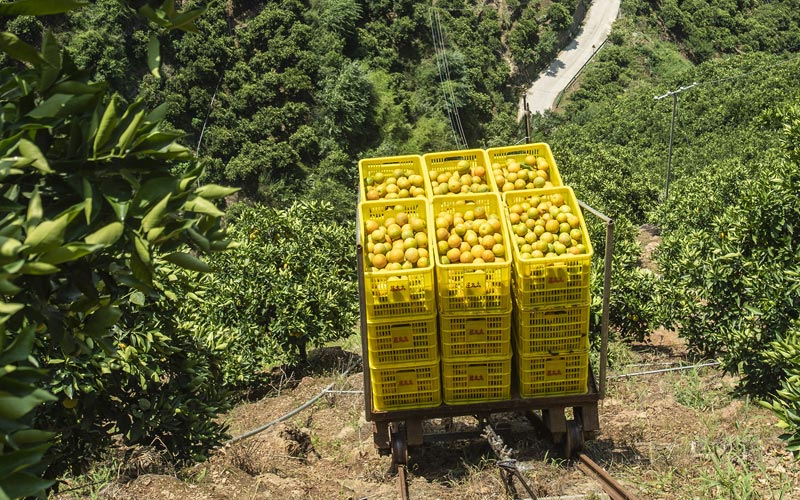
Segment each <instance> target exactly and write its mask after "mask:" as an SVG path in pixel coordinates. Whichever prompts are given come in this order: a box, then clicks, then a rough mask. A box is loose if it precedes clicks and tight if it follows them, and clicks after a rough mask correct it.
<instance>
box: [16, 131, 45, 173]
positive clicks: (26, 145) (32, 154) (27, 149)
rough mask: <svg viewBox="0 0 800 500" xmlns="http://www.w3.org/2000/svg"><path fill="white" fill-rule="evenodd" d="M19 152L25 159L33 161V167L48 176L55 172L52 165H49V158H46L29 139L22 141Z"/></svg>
mask: <svg viewBox="0 0 800 500" xmlns="http://www.w3.org/2000/svg"><path fill="white" fill-rule="evenodd" d="M19 152H20V154H21V155H22V156H24V157H25V158H31V159H33V161H32V162H31V165H33V166H34V167H35V168H37V169H38V170H40V171H41V172H44V173H46V174H52V173H53V170H52V169H51V168H50V165H48V164H47V158H45V157H44V155H43V154H42V150H40V149H39V147H38V146H37V145H36V144H34V143H32V142H31V141H29V140H28V139H20V141H19Z"/></svg>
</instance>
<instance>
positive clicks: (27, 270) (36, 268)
mask: <svg viewBox="0 0 800 500" xmlns="http://www.w3.org/2000/svg"><path fill="white" fill-rule="evenodd" d="M58 271H59V269H58V268H57V267H56V266H54V265H52V264H47V263H45V262H26V263H25V264H24V265H23V266H22V269H20V272H21V273H22V274H31V275H33V276H43V275H45V274H53V273H57V272H58Z"/></svg>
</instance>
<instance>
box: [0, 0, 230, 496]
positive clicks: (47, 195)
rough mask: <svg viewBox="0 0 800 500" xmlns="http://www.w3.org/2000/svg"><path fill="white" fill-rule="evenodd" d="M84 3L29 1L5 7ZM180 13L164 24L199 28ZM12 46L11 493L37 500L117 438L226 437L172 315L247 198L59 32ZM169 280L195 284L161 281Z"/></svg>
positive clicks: (7, 305) (203, 364)
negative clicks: (232, 207)
mask: <svg viewBox="0 0 800 500" xmlns="http://www.w3.org/2000/svg"><path fill="white" fill-rule="evenodd" d="M83 4H84V2H79V1H75V0H62V1H52V2H32V1H24V0H21V1H19V2H14V3H7V4H3V5H0V14H4V15H18V14H33V15H41V14H52V13H57V12H64V11H67V10H70V9H73V8H76V7H79V6H82V5H83ZM171 6H172V3H171V2H165V4H164V9H165V10H164V11H159V12H160V19H161V21H162V26H165V27H169V28H188V25H186V24H183V21H185V20H186V17H181V16H182V15H181V14H179V13H177V12H175V11H174V9H172V8H171ZM151 10H152V9H151ZM190 14H191V13H190ZM190 17H191V16H190ZM0 49H2V51H3V52H4V53H5V55H6V56H7V57H8V58H11V59H15V60H16V61H18V62H17V63H16V64H15V65H12V66H8V67H6V68H4V69H3V70H2V72H0V89H2V94H1V97H0V99H1V100H2V105H3V113H2V115H0V192H1V193H2V199H1V201H2V212H0V213H1V214H2V217H1V218H0V239H1V241H0V245H2V255H1V256H0V259H2V260H1V262H2V273H1V274H0V286H1V287H2V290H0V292H1V293H2V305H1V306H0V315H1V316H0V365H1V366H3V368H2V369H1V370H0V399H2V405H0V408H2V410H0V412H2V413H0V436H2V437H0V454H1V455H2V463H3V464H4V466H3V467H2V468H0V498H7V497H19V496H28V495H31V494H34V493H36V492H37V491H41V490H42V489H43V488H45V487H47V486H48V485H49V484H50V482H48V481H44V480H42V479H39V476H40V475H41V474H42V472H43V469H44V464H45V463H48V462H49V463H50V464H51V473H57V472H58V471H60V470H63V468H64V467H65V466H67V465H70V464H75V463H77V462H78V461H80V460H87V459H90V458H92V456H93V454H94V453H96V452H97V450H98V447H99V446H102V445H103V444H104V443H107V442H108V440H109V439H110V436H111V434H112V433H117V432H121V433H123V434H124V436H123V439H125V440H126V441H127V442H141V441H148V442H149V441H151V440H152V439H153V438H155V437H158V438H160V439H161V440H162V442H163V443H165V444H166V445H167V446H169V447H172V451H173V452H174V453H175V454H176V455H178V456H181V455H183V456H186V455H188V454H189V453H190V452H191V451H192V449H193V448H194V447H195V446H196V445H197V444H199V443H202V444H203V445H204V446H207V445H208V444H213V443H215V442H218V440H219V436H220V434H221V429H220V427H219V425H218V424H216V423H214V422H213V420H212V419H213V418H214V417H215V416H216V414H217V413H218V412H219V405H218V404H219V396H220V394H219V391H218V389H217V388H216V386H215V384H213V378H214V376H215V374H214V373H213V372H212V370H211V369H210V364H211V363H212V362H213V360H212V359H209V357H207V356H205V355H204V354H203V353H202V352H201V351H199V350H198V349H197V347H198V344H199V342H197V341H196V340H195V339H194V338H193V336H192V332H191V331H187V330H180V329H179V328H174V327H173V325H171V324H169V320H170V319H172V321H174V316H172V315H171V313H170V314H167V311H171V310H172V309H174V308H175V305H176V304H177V303H180V302H181V301H183V300H185V297H186V295H187V294H188V292H189V290H191V289H192V287H193V279H192V278H191V276H187V275H186V274H185V273H186V271H182V270H181V269H185V270H190V271H203V272H205V271H209V270H210V267H209V266H208V265H207V264H206V263H205V262H203V261H202V260H200V259H199V258H198V257H196V254H197V253H204V252H212V251H218V250H225V249H226V248H228V247H229V246H230V245H231V243H230V240H226V239H224V238H225V231H224V230H222V229H221V228H220V225H219V221H220V216H221V215H222V212H221V211H220V210H219V209H218V208H217V207H216V206H215V203H214V200H216V199H218V198H220V197H222V196H225V195H228V194H230V193H232V192H233V191H235V190H234V189H229V188H223V187H221V186H216V185H205V186H199V185H198V184H197V182H196V181H197V179H198V177H199V176H200V175H201V173H202V165H201V164H200V163H198V162H197V161H196V160H195V159H194V157H193V155H192V154H191V153H190V151H189V150H188V149H186V148H185V147H183V146H181V145H179V144H178V143H177V142H176V140H177V139H178V138H179V137H180V136H181V134H179V133H177V132H173V131H170V130H169V129H167V128H165V127H164V126H162V122H163V119H164V116H165V113H166V109H165V107H163V106H162V107H158V108H155V109H148V108H147V107H146V106H145V104H144V103H143V102H142V101H141V100H135V101H133V102H131V103H125V102H124V101H123V99H121V98H120V97H119V96H118V95H116V94H114V95H110V92H109V90H108V88H107V85H106V84H105V83H102V82H100V83H95V82H92V81H91V79H90V77H89V74H88V73H87V72H86V71H83V70H81V69H80V68H78V67H77V66H76V65H75V64H74V62H73V61H72V59H71V57H70V55H69V53H68V52H66V51H64V50H62V48H61V47H60V46H59V44H58V43H57V41H56V39H55V37H54V36H53V35H52V34H51V33H50V32H49V31H48V32H45V34H44V37H43V39H42V41H41V45H40V48H36V47H34V46H31V45H28V44H26V43H24V42H22V41H21V40H20V39H19V38H18V37H16V36H15V35H13V34H11V33H5V32H4V33H2V34H0ZM150 52H151V55H152V54H154V53H155V52H156V48H155V47H153V48H151V51H150ZM179 163H182V164H183V165H184V168H183V169H182V170H183V171H184V173H183V174H180V175H176V174H174V173H172V168H173V167H174V166H176V165H177V164H179ZM171 276H175V277H178V276H185V278H183V279H182V283H181V284H180V285H178V284H171V285H166V284H164V283H162V280H163V281H166V282H171V281H175V280H172V279H171ZM206 383H210V384H211V385H210V390H206V389H205V387H204V384H206ZM43 387H44V388H46V389H47V390H43V389H42V388H43ZM56 401H57V402H56ZM43 402H45V403H47V404H45V405H44V406H40V405H41V403H43ZM36 429H49V430H53V431H57V432H58V434H56V435H54V434H51V433H46V432H42V431H40V430H36ZM54 436H55V442H56V446H55V448H54V450H51V451H50V457H49V458H48V460H47V461H46V462H43V461H42V457H43V455H44V453H45V452H46V451H47V449H48V447H49V445H48V444H47V441H48V440H50V439H52V438H53V437H54Z"/></svg>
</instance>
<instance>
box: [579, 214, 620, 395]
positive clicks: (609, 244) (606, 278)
mask: <svg viewBox="0 0 800 500" xmlns="http://www.w3.org/2000/svg"><path fill="white" fill-rule="evenodd" d="M578 205H580V206H581V208H583V209H584V210H586V211H587V212H589V213H590V214H592V215H594V216H595V217H597V218H598V219H600V220H602V221H603V222H604V223H605V225H606V247H605V256H604V260H605V266H604V268H603V316H602V320H601V323H600V336H601V340H600V368H599V371H600V374H599V378H600V380H599V382H600V387H599V393H600V394H599V396H600V399H603V398H605V397H606V368H607V365H608V322H609V320H608V316H609V310H608V309H609V303H610V301H611V259H612V257H613V256H614V220H613V219H612V218H611V217H609V216H607V215H605V214H604V213H602V212H600V211H599V210H596V209H594V208H592V207H590V206H589V205H587V204H586V203H584V202H582V201H581V200H578Z"/></svg>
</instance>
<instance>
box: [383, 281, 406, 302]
mask: <svg viewBox="0 0 800 500" xmlns="http://www.w3.org/2000/svg"><path fill="white" fill-rule="evenodd" d="M386 286H387V287H388V289H389V290H388V291H389V300H390V301H391V302H408V301H409V300H410V299H411V290H409V288H408V276H392V277H390V278H389V279H387V280H386Z"/></svg>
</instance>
